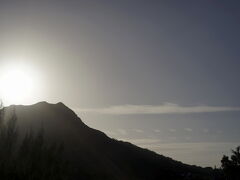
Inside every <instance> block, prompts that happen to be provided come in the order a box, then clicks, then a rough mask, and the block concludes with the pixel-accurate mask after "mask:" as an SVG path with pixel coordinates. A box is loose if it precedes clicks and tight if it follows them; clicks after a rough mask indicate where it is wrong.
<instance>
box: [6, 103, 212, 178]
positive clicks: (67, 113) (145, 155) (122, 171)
mask: <svg viewBox="0 0 240 180" xmlns="http://www.w3.org/2000/svg"><path fill="white" fill-rule="evenodd" d="M13 111H15V113H16V116H17V122H18V130H19V134H20V136H22V137H23V135H24V134H25V133H26V132H27V131H29V129H31V130H32V131H33V132H38V131H39V130H41V129H43V130H44V135H45V137H46V139H47V140H48V141H57V142H63V144H64V147H65V150H64V156H65V157H66V158H67V160H68V161H69V164H70V166H71V178H70V179H86V180H88V179H89V180H90V179H98V180H101V179H104V180H107V179H109V180H110V179H111V180H159V179H163V180H164V179H175V180H181V179H212V169H211V168H201V167H198V166H192V165H187V164H184V163H181V162H179V161H175V160H173V159H171V158H168V157H165V156H163V155H159V154H157V153H155V152H153V151H150V150H147V149H143V148H140V147H137V146H135V145H133V144H131V143H128V142H123V141H118V140H115V139H112V138H110V137H108V136H107V135H106V134H104V133H103V132H101V131H99V130H96V129H92V128H90V127H88V126H87V125H86V124H84V123H83V122H82V120H81V119H80V118H79V117H78V116H77V115H76V114H75V113H74V112H73V111H72V110H71V109H69V108H68V107H67V106H65V105H64V104H63V103H57V104H49V103H47V102H40V103H37V104H35V105H31V106H22V105H12V106H9V107H5V114H6V118H8V117H9V116H10V115H11V113H12V112H13Z"/></svg>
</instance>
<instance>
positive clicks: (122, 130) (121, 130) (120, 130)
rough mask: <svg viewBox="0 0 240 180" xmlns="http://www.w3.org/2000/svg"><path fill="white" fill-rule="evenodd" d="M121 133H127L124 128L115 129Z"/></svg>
mask: <svg viewBox="0 0 240 180" xmlns="http://www.w3.org/2000/svg"><path fill="white" fill-rule="evenodd" d="M117 131H118V132H119V133H120V134H121V135H127V134H128V133H127V131H126V130H125V129H118V130H117Z"/></svg>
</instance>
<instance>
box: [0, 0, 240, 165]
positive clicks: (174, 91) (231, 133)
mask: <svg viewBox="0 0 240 180" xmlns="http://www.w3.org/2000/svg"><path fill="white" fill-rule="evenodd" d="M239 19H240V3H239V1H217V0H213V1H209V0H201V1H191V0H188V1H185V0H183V1H179V0H175V1H171V0H166V1H154V0H152V1H147V0H145V1H141V0H132V1H127V0H121V1H117V0H111V1H107V0H85V1H82V0H68V1H65V0H52V1H51V0H49V1H11V2H10V1H4V0H1V1H0V27H1V28H0V64H6V63H8V62H9V61H10V60H9V59H11V63H15V62H17V61H20V60H19V59H18V57H21V63H23V64H30V66H32V67H35V69H37V70H38V72H40V74H41V77H42V79H43V82H42V84H41V86H42V89H43V90H42V93H40V95H39V96H38V97H37V98H36V99H37V100H39V101H41V100H46V101H49V102H58V101H63V102H64V103H66V104H67V105H68V106H70V107H71V108H74V109H75V111H76V112H77V113H78V114H79V116H80V117H82V118H83V121H84V122H85V123H87V124H88V125H90V126H92V127H94V128H97V129H100V130H103V131H105V132H106V133H107V134H109V136H112V137H115V138H121V139H125V140H129V141H131V142H133V143H135V144H138V145H140V146H142V147H147V148H149V149H152V150H155V151H157V152H159V153H162V154H164V155H168V156H171V157H173V158H176V159H178V160H181V161H183V162H187V163H191V164H198V165H203V166H206V165H209V166H213V165H215V164H219V162H220V159H221V156H222V154H223V153H226V152H228V151H229V150H230V148H234V147H235V146H236V145H240V133H239V127H240V122H239V118H240V108H239V107H240V102H239V100H240V93H239V92H240V83H239V77H240V71H239V68H240V60H239V57H240V23H239ZM8 57H9V58H8ZM10 57H15V58H10ZM36 99H34V100H32V101H31V103H35V102H36V101H37V100H36ZM22 103H23V104H24V103H25V102H22Z"/></svg>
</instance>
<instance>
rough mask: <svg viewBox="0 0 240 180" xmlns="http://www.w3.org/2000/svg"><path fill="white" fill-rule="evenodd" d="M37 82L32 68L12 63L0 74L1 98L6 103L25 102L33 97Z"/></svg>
mask: <svg viewBox="0 0 240 180" xmlns="http://www.w3.org/2000/svg"><path fill="white" fill-rule="evenodd" d="M36 86H37V82H36V77H35V76H34V73H33V72H32V71H31V69H29V68H27V67H25V66H20V65H15V66H14V65H11V66H9V67H7V68H4V69H3V70H2V72H1V76H0V98H1V100H2V101H3V103H4V104H5V105H10V104H24V103H26V102H28V101H29V99H31V98H33V96H34V91H35V90H36V88H37V87H36Z"/></svg>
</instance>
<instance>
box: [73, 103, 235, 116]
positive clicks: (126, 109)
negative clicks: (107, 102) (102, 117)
mask: <svg viewBox="0 0 240 180" xmlns="http://www.w3.org/2000/svg"><path fill="white" fill-rule="evenodd" d="M75 111H77V112H80V113H81V112H86V113H98V114H111V115H127V114H187V113H209V112H225V111H240V107H227V106H208V105H201V106H180V105H178V104H173V103H164V104H163V105H159V106H153V105H120V106H110V107H104V108H77V109H75Z"/></svg>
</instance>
